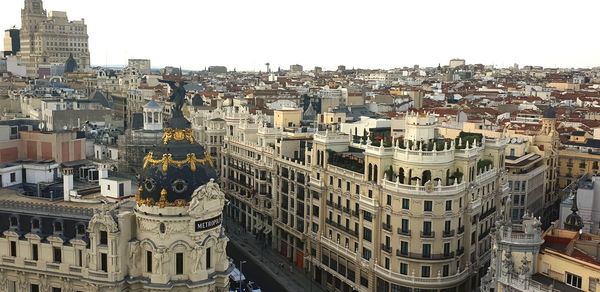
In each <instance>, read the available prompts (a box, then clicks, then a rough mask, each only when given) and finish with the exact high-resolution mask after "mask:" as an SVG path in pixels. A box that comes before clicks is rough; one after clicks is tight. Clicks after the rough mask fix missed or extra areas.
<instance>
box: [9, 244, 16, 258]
mask: <svg viewBox="0 0 600 292" xmlns="http://www.w3.org/2000/svg"><path fill="white" fill-rule="evenodd" d="M10 256H11V257H16V256H17V242H16V241H11V242H10Z"/></svg>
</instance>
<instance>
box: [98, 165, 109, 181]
mask: <svg viewBox="0 0 600 292" xmlns="http://www.w3.org/2000/svg"><path fill="white" fill-rule="evenodd" d="M103 178H108V166H107V165H106V164H102V165H100V168H99V169H98V179H99V180H100V179H103Z"/></svg>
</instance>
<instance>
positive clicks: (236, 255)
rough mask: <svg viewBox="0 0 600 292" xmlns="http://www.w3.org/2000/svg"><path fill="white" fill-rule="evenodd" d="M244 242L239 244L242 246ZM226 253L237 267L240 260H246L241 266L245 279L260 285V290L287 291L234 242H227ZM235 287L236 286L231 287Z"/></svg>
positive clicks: (271, 291)
mask: <svg viewBox="0 0 600 292" xmlns="http://www.w3.org/2000/svg"><path fill="white" fill-rule="evenodd" d="M243 244H244V243H241V244H240V245H242V246H243ZM227 255H228V256H229V257H231V258H232V259H233V262H234V264H235V266H236V267H237V268H238V269H239V268H240V267H239V265H240V261H246V263H244V265H243V267H242V273H243V274H244V276H246V279H247V280H250V281H253V282H255V283H256V284H258V286H260V288H261V290H262V292H280V291H287V290H286V289H285V288H284V287H283V286H281V285H280V284H279V282H277V281H276V280H275V279H273V278H272V277H270V276H269V274H268V273H267V272H266V271H265V270H264V268H263V267H262V265H261V264H260V263H258V262H255V261H254V260H253V259H251V258H248V257H247V256H246V255H245V254H244V253H243V252H242V251H241V250H240V249H239V248H237V246H236V245H235V244H232V243H231V242H230V243H229V244H227ZM231 288H237V287H233V286H232V287H231Z"/></svg>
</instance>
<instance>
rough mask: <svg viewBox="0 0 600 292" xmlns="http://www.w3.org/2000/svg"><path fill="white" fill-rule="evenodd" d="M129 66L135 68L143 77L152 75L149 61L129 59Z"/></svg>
mask: <svg viewBox="0 0 600 292" xmlns="http://www.w3.org/2000/svg"><path fill="white" fill-rule="evenodd" d="M127 66H129V67H131V68H135V69H137V70H138V72H140V74H142V75H148V74H150V70H151V69H150V68H151V67H150V60H148V59H129V60H127Z"/></svg>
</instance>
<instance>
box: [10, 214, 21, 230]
mask: <svg viewBox="0 0 600 292" xmlns="http://www.w3.org/2000/svg"><path fill="white" fill-rule="evenodd" d="M9 221H10V228H19V218H17V216H10V219H9Z"/></svg>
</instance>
